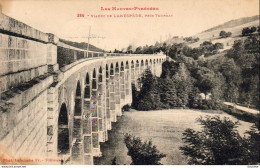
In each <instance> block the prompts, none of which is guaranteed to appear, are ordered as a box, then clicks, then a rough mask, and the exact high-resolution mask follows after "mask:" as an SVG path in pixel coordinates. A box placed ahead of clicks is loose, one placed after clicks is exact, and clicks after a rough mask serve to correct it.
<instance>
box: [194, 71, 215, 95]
mask: <svg viewBox="0 0 260 168" xmlns="http://www.w3.org/2000/svg"><path fill="white" fill-rule="evenodd" d="M197 74H198V80H197V83H196V86H197V87H198V88H199V90H200V91H201V92H202V93H204V94H205V99H206V96H207V95H208V94H209V93H210V92H211V91H212V89H213V88H214V87H215V85H216V82H215V74H214V72H213V71H211V70H210V69H208V68H206V67H202V68H200V69H199V70H198V72H197Z"/></svg>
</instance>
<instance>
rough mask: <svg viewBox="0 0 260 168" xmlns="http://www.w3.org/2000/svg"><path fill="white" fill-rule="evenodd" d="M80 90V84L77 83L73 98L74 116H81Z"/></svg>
mask: <svg viewBox="0 0 260 168" xmlns="http://www.w3.org/2000/svg"><path fill="white" fill-rule="evenodd" d="M81 104H82V103H81V88H80V82H79V81H78V82H77V86H76V97H75V108H74V116H80V115H81Z"/></svg>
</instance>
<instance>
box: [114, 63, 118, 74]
mask: <svg viewBox="0 0 260 168" xmlns="http://www.w3.org/2000/svg"><path fill="white" fill-rule="evenodd" d="M115 72H116V73H118V72H119V65H118V62H117V63H116V69H115Z"/></svg>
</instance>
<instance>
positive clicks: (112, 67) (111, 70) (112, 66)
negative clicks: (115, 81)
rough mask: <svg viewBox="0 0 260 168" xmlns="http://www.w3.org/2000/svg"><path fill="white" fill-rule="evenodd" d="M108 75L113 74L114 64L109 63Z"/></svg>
mask: <svg viewBox="0 0 260 168" xmlns="http://www.w3.org/2000/svg"><path fill="white" fill-rule="evenodd" d="M110 75H114V65H113V63H111V65H110Z"/></svg>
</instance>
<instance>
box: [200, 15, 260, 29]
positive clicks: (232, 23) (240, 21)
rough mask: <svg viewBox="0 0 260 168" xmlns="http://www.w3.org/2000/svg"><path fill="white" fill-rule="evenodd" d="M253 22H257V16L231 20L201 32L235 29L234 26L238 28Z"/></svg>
mask: <svg viewBox="0 0 260 168" xmlns="http://www.w3.org/2000/svg"><path fill="white" fill-rule="evenodd" d="M253 21H259V15H256V16H252V17H244V18H240V19H236V20H231V21H228V22H225V23H224V24H221V25H218V26H215V27H212V28H210V29H208V30H205V31H203V32H210V31H213V30H217V29H226V28H231V27H236V26H239V25H242V24H246V23H249V22H253Z"/></svg>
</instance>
